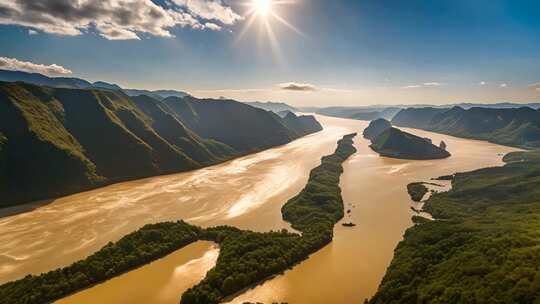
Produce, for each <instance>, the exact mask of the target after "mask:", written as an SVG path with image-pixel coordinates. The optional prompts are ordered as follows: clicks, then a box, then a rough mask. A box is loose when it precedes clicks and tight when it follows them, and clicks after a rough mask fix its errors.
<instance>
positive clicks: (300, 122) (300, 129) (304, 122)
mask: <svg viewBox="0 0 540 304" xmlns="http://www.w3.org/2000/svg"><path fill="white" fill-rule="evenodd" d="M282 119H283V122H284V123H285V126H287V127H288V128H289V129H291V130H294V131H295V132H296V133H297V134H298V136H304V135H307V134H311V133H315V132H319V131H321V130H322V129H323V128H322V126H321V124H320V123H319V122H318V121H317V120H316V119H315V117H313V116H311V115H300V116H296V115H295V114H294V113H293V112H288V113H287V114H286V115H285V116H284V117H283V118H282Z"/></svg>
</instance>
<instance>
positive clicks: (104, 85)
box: [91, 81, 123, 91]
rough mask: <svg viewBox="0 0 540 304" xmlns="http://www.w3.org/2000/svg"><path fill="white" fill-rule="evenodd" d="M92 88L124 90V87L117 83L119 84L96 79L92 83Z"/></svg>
mask: <svg viewBox="0 0 540 304" xmlns="http://www.w3.org/2000/svg"><path fill="white" fill-rule="evenodd" d="M91 87H92V88H96V89H108V90H116V91H122V90H123V89H122V88H121V87H120V86H119V85H117V84H111V83H107V82H104V81H96V82H94V83H92V86H91Z"/></svg>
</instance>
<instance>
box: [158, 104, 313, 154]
mask: <svg viewBox="0 0 540 304" xmlns="http://www.w3.org/2000/svg"><path fill="white" fill-rule="evenodd" d="M163 103H165V104H166V105H167V106H168V107H169V108H170V109H171V110H172V111H173V113H174V115H175V116H176V117H177V118H178V119H180V120H181V121H182V122H184V124H185V125H186V126H187V127H188V128H189V129H191V130H193V131H194V132H195V133H197V134H199V135H200V136H202V137H204V138H209V139H213V140H216V141H219V142H222V143H225V144H227V145H228V146H230V147H232V148H233V149H235V150H236V151H239V152H241V153H249V152H253V151H258V150H262V149H266V148H269V147H273V146H277V145H282V144H285V143H288V142H290V141H291V140H293V139H295V138H298V137H299V136H302V135H306V134H307V133H306V132H305V130H303V129H295V126H294V125H292V124H290V123H289V126H287V124H286V123H285V121H284V120H283V119H282V118H280V117H279V116H278V115H276V114H274V113H272V112H268V111H265V110H263V109H259V108H255V107H252V106H249V105H247V104H244V103H240V102H236V101H234V100H229V99H197V98H194V97H191V96H186V97H184V98H178V97H169V98H165V99H164V100H163ZM253 117H257V118H258V119H253ZM315 129H316V130H317V131H319V130H321V129H322V128H320V125H319V126H315Z"/></svg>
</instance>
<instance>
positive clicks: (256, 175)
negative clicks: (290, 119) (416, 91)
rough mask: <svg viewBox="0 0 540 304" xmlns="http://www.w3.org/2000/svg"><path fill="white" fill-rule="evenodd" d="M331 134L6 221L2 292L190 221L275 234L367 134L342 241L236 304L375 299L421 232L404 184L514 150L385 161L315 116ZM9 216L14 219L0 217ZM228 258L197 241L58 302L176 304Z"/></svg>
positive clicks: (350, 177)
mask: <svg viewBox="0 0 540 304" xmlns="http://www.w3.org/2000/svg"><path fill="white" fill-rule="evenodd" d="M317 119H318V120H319V121H320V122H321V123H322V124H323V125H324V127H325V129H324V130H323V131H321V132H319V133H317V134H313V135H310V136H307V137H304V138H301V139H299V140H296V141H294V142H292V143H289V144H287V145H284V146H281V147H277V148H274V149H270V150H266V151H263V152H260V153H256V154H253V155H249V156H246V157H242V158H239V159H236V160H233V161H230V162H227V163H223V164H220V165H217V166H212V167H208V168H204V169H200V170H196V171H192V172H187V173H180V174H174V175H168V176H160V177H154V178H148V179H143V180H138V181H132V182H125V183H120V184H116V185H111V186H108V187H104V188H100V189H96V190H92V191H88V192H84V193H79V194H75V195H70V196H67V197H63V198H60V199H57V200H55V201H53V202H52V203H50V204H47V205H44V206H41V207H39V208H37V209H35V210H33V211H30V212H26V213H21V214H17V215H12V216H6V217H3V218H0V231H1V233H0V283H4V282H7V281H10V280H14V279H17V278H21V277H23V276H25V275H26V274H29V273H32V274H37V273H41V272H44V271H47V270H51V269H54V268H57V267H61V266H65V265H68V264H70V263H72V262H74V261H76V260H79V259H82V258H84V257H86V256H87V255H89V254H91V253H93V252H95V251H96V250H98V249H99V248H101V247H102V246H104V245H105V244H106V243H108V242H109V241H115V240H118V239H119V238H120V237H122V236H123V235H125V234H128V233H130V232H132V231H134V230H135V229H137V228H140V227H141V226H143V225H144V224H147V223H155V222H160V221H167V220H177V219H184V220H186V221H188V222H190V223H192V224H197V225H202V226H211V225H221V224H227V225H234V226H237V227H240V228H245V229H251V230H257V231H267V230H270V229H280V228H288V227H289V226H288V225H287V224H286V223H284V222H283V221H282V219H281V213H280V208H281V206H282V204H283V203H284V202H285V201H286V200H287V199H288V198H290V197H292V196H294V195H295V194H296V193H298V192H299V191H300V190H301V189H302V187H303V186H304V184H305V182H306V181H307V177H308V173H309V171H310V170H311V169H312V168H313V167H315V166H316V165H318V164H319V160H320V157H321V156H323V155H326V154H329V153H331V152H332V151H333V150H334V149H335V146H336V141H337V139H338V138H340V137H341V136H342V135H344V134H346V133H350V132H359V133H360V134H359V136H358V137H356V139H355V145H356V147H357V149H358V152H357V153H356V154H355V155H353V156H352V157H351V158H350V159H349V160H348V161H347V162H346V163H345V164H344V168H345V172H344V174H343V176H342V179H341V188H342V190H343V197H344V200H345V203H346V208H347V209H350V210H351V212H350V214H349V215H347V216H346V218H345V219H344V220H345V221H352V222H354V223H356V225H357V226H356V227H352V228H346V227H342V226H341V225H336V228H335V237H334V241H333V242H332V243H331V244H330V245H328V246H326V247H325V248H323V249H322V250H320V251H319V252H317V253H315V254H313V255H312V256H311V257H310V258H309V259H307V260H306V261H304V262H302V263H300V264H299V265H297V266H296V267H295V268H293V269H292V270H289V271H287V272H285V273H284V274H283V275H280V276H277V277H275V278H274V279H272V280H269V281H267V282H265V283H263V284H261V285H258V286H255V287H254V288H252V289H250V290H248V291H246V292H245V293H243V294H241V295H240V296H238V297H237V298H235V299H232V300H231V303H242V302H244V301H248V300H249V301H252V302H264V303H271V302H274V301H275V302H282V301H283V302H289V303H321V304H322V303H352V302H357V303H359V302H361V301H363V300H364V299H365V298H369V297H370V296H371V295H373V293H374V292H375V291H376V288H377V286H378V284H379V282H380V280H381V279H382V277H383V275H384V272H385V270H386V267H387V266H388V264H389V263H390V260H391V259H392V255H393V250H394V248H395V246H396V245H397V243H398V242H399V241H400V240H401V239H402V236H403V233H404V231H405V229H407V228H408V227H410V226H411V224H412V222H411V215H412V211H411V209H410V206H411V202H410V199H409V197H408V195H407V191H406V188H405V187H406V185H407V184H408V183H409V182H413V181H422V180H429V179H430V178H431V177H436V176H439V175H445V174H451V173H454V172H458V171H469V170H472V169H476V168H482V167H487V166H495V165H501V164H502V161H501V159H502V155H503V154H504V153H507V152H510V151H513V150H515V149H513V148H509V147H504V146H499V145H495V144H490V143H487V142H483V141H475V140H467V139H460V138H454V137H451V136H445V135H441V134H436V133H430V132H426V131H420V130H410V129H406V130H407V131H409V132H411V133H414V134H416V135H419V136H423V137H430V138H432V139H433V142H434V143H438V142H439V141H440V140H444V141H445V142H446V143H447V145H448V150H449V151H450V152H451V153H452V157H450V158H448V159H444V160H434V161H405V160H396V159H389V158H382V157H379V156H378V155H377V154H376V153H374V152H373V151H371V149H369V147H368V142H367V141H366V140H365V139H363V138H361V132H362V131H363V129H364V128H365V127H366V126H367V124H368V123H367V122H365V121H356V120H347V119H339V118H330V117H324V116H317ZM2 212H4V213H7V212H11V211H10V210H4V211H0V215H1V214H2ZM217 254H218V249H217V248H216V247H215V246H214V245H212V244H211V243H207V242H197V243H195V244H192V245H190V246H188V247H186V248H183V249H181V250H178V251H177V252H175V253H173V254H171V255H169V256H167V257H165V258H163V259H160V260H158V261H156V262H154V263H151V264H148V265H146V266H143V267H141V268H138V269H136V270H134V271H131V272H129V273H126V274H124V275H122V276H120V277H118V278H115V279H112V280H110V281H107V282H105V283H103V284H99V285H96V286H94V287H93V288H90V289H88V290H85V291H82V292H79V293H76V294H74V295H71V296H69V297H67V298H66V299H63V300H62V301H59V302H60V303H164V304H165V303H171V304H172V303H178V300H179V298H180V295H181V293H182V292H183V291H184V290H186V289H187V288H189V287H190V286H192V285H193V284H195V283H196V282H197V281H199V280H201V279H202V278H203V277H204V273H205V272H206V271H207V270H208V269H210V268H211V267H212V265H213V263H215V259H216V258H217Z"/></svg>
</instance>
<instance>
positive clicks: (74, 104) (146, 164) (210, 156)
mask: <svg viewBox="0 0 540 304" xmlns="http://www.w3.org/2000/svg"><path fill="white" fill-rule="evenodd" d="M171 98H173V97H171ZM174 98H176V97H174ZM169 104H170V105H172V106H170V105H169ZM182 104H184V105H189V107H190V108H191V109H193V112H183V110H182V109H180V108H178V105H182ZM300 122H301V120H300V119H299V123H300ZM305 134H306V130H305V129H303V128H298V129H296V126H295V125H293V124H289V125H287V124H286V123H285V121H283V120H282V119H281V118H279V116H277V115H274V114H272V113H270V112H267V111H264V110H260V109H255V108H253V107H250V106H247V105H245V104H242V103H239V102H235V101H232V100H229V101H221V100H214V101H201V100H197V99H195V98H192V97H189V98H188V100H187V101H183V100H182V99H178V100H176V99H174V100H164V101H159V100H156V99H153V98H151V97H148V96H139V97H135V98H130V97H128V96H127V95H125V94H124V93H122V92H120V91H112V90H103V89H69V88H50V87H42V86H36V85H32V84H25V83H5V82H0V181H3V182H2V183H0V198H1V199H0V206H7V205H11V204H16V203H22V202H27V201H32V200H38V199H45V198H52V197H58V196H61V195H65V194H69V193H74V192H79V191H82V190H86V189H90V188H93V187H97V186H101V185H104V184H108V183H113V182H118V181H123V180H130V179H136V178H142V177H147V176H152V175H159V174H168V173H174V172H180V171H185V170H190V169H194V168H199V167H201V166H205V165H209V164H213V163H217V162H220V161H223V160H227V159H230V158H232V157H235V156H239V155H242V154H245V153H248V152H254V151H259V150H261V149H265V148H268V147H272V146H276V145H280V144H285V143H288V142H290V141H291V140H293V139H296V138H298V137H299V136H302V135H305Z"/></svg>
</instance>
